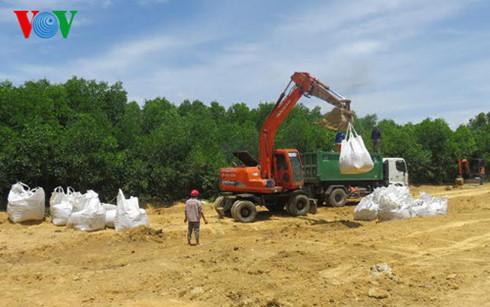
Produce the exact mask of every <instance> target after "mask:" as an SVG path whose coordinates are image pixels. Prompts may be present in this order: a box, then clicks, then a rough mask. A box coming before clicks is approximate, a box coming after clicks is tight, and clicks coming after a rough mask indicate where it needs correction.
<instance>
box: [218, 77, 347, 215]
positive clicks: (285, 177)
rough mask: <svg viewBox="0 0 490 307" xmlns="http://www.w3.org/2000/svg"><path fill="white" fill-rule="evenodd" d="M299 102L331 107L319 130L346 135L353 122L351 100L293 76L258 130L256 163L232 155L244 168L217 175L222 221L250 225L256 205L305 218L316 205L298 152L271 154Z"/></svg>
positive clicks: (311, 80)
mask: <svg viewBox="0 0 490 307" xmlns="http://www.w3.org/2000/svg"><path fill="white" fill-rule="evenodd" d="M302 96H306V97H310V96H315V97H318V98H320V99H322V100H324V101H326V102H328V103H330V104H332V105H334V106H335V108H334V109H333V110H332V111H331V112H330V113H328V114H327V115H326V116H325V118H324V119H322V122H321V124H322V125H323V126H326V127H328V128H330V129H345V128H346V127H347V124H348V123H349V122H350V121H351V117H352V112H351V111H350V100H348V99H346V98H344V97H343V96H341V95H340V94H338V93H336V92H335V91H334V90H332V89H331V88H330V87H328V86H327V85H325V84H323V83H322V82H320V81H319V80H317V79H315V78H314V77H312V76H311V75H310V74H308V73H306V72H296V73H294V74H293V75H292V76H291V80H290V82H289V83H288V85H287V86H286V88H285V89H284V91H283V92H282V93H281V95H280V96H279V98H278V99H277V102H276V104H275V106H274V108H273V110H272V111H271V113H270V114H269V115H268V116H267V118H266V119H265V121H264V123H263V125H262V128H261V129H260V141H259V161H256V160H255V159H254V158H253V157H252V156H251V155H250V154H249V153H248V152H245V151H237V152H234V153H233V154H234V156H235V157H236V158H238V159H239V160H240V161H241V162H242V165H240V166H236V167H227V168H222V169H221V170H220V185H219V188H220V191H221V196H220V197H218V198H217V199H216V201H215V208H216V211H217V212H218V213H219V214H220V216H224V215H231V216H232V217H233V218H234V219H235V220H237V221H240V222H251V221H253V220H255V217H256V206H257V205H264V206H266V207H267V208H268V209H269V210H271V211H276V210H282V209H284V207H286V210H287V211H288V212H289V213H290V214H291V215H293V216H298V215H305V214H307V213H308V212H309V211H310V206H311V205H315V203H314V200H312V199H310V198H309V197H308V195H307V193H306V192H305V191H304V190H303V186H304V180H303V166H302V163H301V158H300V153H299V152H298V150H297V149H291V148H290V149H275V148H274V142H275V137H276V133H277V130H278V129H279V127H280V125H281V123H282V122H283V121H284V120H285V119H286V118H287V116H288V114H289V113H290V112H291V110H292V109H293V108H294V106H295V105H296V104H297V103H298V101H299V100H300V98H301V97H302ZM298 133H301V131H298Z"/></svg>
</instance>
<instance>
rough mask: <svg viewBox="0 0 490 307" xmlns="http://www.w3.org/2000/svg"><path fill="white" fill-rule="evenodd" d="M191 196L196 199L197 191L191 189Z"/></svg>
mask: <svg viewBox="0 0 490 307" xmlns="http://www.w3.org/2000/svg"><path fill="white" fill-rule="evenodd" d="M191 196H192V197H198V196H199V191H198V190H196V189H193V190H192V191H191Z"/></svg>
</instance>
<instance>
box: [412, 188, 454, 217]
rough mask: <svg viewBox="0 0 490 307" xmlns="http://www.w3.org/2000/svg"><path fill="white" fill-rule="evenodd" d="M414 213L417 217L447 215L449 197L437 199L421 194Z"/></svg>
mask: <svg viewBox="0 0 490 307" xmlns="http://www.w3.org/2000/svg"><path fill="white" fill-rule="evenodd" d="M412 212H413V214H414V215H415V216H431V215H447V197H442V198H436V197H432V196H431V195H429V194H427V193H424V192H421V193H420V197H419V199H417V200H416V201H415V205H414V206H413V207H412Z"/></svg>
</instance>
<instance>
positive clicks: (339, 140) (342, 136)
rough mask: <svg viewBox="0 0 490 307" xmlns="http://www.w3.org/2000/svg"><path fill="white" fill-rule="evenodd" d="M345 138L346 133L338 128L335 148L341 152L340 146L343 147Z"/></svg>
mask: <svg viewBox="0 0 490 307" xmlns="http://www.w3.org/2000/svg"><path fill="white" fill-rule="evenodd" d="M344 139H345V133H344V132H342V131H341V130H337V133H336V134H335V149H336V150H337V151H338V152H340V148H341V147H342V141H343V140H344Z"/></svg>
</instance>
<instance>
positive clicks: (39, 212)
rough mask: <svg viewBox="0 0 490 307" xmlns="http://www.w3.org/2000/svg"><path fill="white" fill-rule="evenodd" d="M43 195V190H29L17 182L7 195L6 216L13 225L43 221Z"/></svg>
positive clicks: (26, 186)
mask: <svg viewBox="0 0 490 307" xmlns="http://www.w3.org/2000/svg"><path fill="white" fill-rule="evenodd" d="M44 201H45V195H44V190H43V188H39V187H38V188H34V189H32V190H31V189H30V188H29V186H28V185H26V184H24V183H22V182H18V183H16V184H13V185H12V188H11V189H10V192H9V195H8V204H7V214H8V217H9V219H10V220H11V221H12V222H14V223H20V222H25V221H42V220H43V219H44V210H45V206H44Z"/></svg>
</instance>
